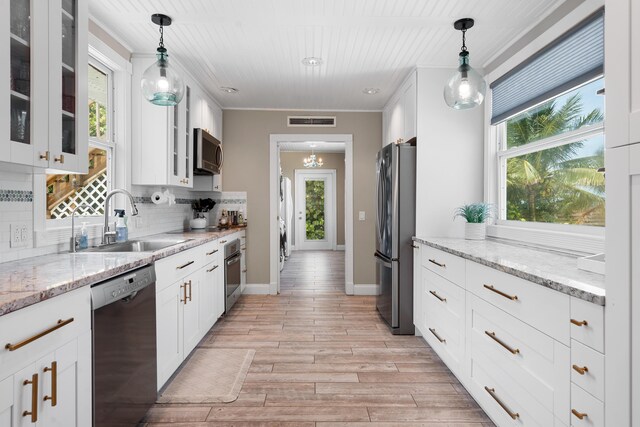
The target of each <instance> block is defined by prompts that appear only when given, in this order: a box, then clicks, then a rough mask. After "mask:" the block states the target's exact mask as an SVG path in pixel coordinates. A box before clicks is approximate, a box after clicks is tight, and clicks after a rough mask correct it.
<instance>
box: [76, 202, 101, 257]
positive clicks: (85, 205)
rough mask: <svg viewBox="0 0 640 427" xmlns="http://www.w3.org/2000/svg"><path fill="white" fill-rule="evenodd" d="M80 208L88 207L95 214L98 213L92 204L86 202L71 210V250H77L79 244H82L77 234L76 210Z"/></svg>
mask: <svg viewBox="0 0 640 427" xmlns="http://www.w3.org/2000/svg"><path fill="white" fill-rule="evenodd" d="M79 208H88V209H89V210H90V211H91V212H93V213H94V214H95V213H97V212H96V210H95V209H93V207H92V206H91V205H88V204H86V203H81V204H79V205H77V206H76V207H75V208H74V209H73V211H71V242H70V244H69V250H70V251H71V252H76V251H77V250H78V246H80V239H78V237H77V236H76V211H77V210H78V209H79Z"/></svg>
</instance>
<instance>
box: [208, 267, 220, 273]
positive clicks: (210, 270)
mask: <svg viewBox="0 0 640 427" xmlns="http://www.w3.org/2000/svg"><path fill="white" fill-rule="evenodd" d="M216 268H218V266H217V265H214V266H213V267H211V268H210V269H208V270H207V273H211V272H212V271H213V270H215V269H216Z"/></svg>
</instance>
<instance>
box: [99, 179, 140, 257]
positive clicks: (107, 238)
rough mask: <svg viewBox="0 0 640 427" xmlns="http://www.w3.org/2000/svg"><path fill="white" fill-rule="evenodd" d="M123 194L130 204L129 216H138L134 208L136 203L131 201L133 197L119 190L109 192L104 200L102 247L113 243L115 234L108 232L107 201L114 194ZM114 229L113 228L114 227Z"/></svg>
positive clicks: (136, 209) (125, 191)
mask: <svg viewBox="0 0 640 427" xmlns="http://www.w3.org/2000/svg"><path fill="white" fill-rule="evenodd" d="M118 193H120V194H124V195H125V196H127V197H128V198H129V203H131V216H136V215H138V208H137V207H136V202H134V201H133V196H132V195H131V193H129V192H128V191H127V190H123V189H121V188H117V189H115V190H111V191H110V192H109V193H108V194H107V197H105V199H104V228H103V229H102V243H101V244H102V245H108V244H109V243H113V241H114V240H115V238H116V232H115V230H114V231H110V230H109V200H111V197H112V196H113V195H115V194H118ZM114 228H115V227H114Z"/></svg>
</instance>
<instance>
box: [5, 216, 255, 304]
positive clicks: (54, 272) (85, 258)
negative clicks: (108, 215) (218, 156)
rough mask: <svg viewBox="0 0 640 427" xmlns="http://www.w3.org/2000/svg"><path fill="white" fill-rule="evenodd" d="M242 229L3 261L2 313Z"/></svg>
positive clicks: (170, 235) (156, 237) (176, 234)
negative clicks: (152, 246) (143, 248)
mask: <svg viewBox="0 0 640 427" xmlns="http://www.w3.org/2000/svg"><path fill="white" fill-rule="evenodd" d="M240 230H244V228H241V229H229V230H223V231H215V232H195V233H194V232H184V233H181V232H171V233H163V234H155V235H152V236H144V237H142V238H140V239H144V240H167V239H175V240H180V239H191V240H187V241H185V242H182V243H178V244H176V245H173V246H169V247H167V248H164V249H160V250H158V251H155V252H126V253H125V252H78V253H75V254H72V253H68V252H67V253H59V254H51V255H45V256H39V257H34V258H25V259H21V260H19V261H11V262H5V263H2V264H0V316H2V315H5V314H8V313H11V312H13V311H16V310H19V309H21V308H24V307H28V306H30V305H33V304H36V303H38V302H40V301H44V300H47V299H49V298H53V297H55V296H57V295H61V294H64V293H65V292H69V291H72V290H74V289H78V288H80V287H82V286H87V285H92V284H94V283H98V282H101V281H103V280H107V279H109V278H111V277H114V276H117V275H119V274H121V273H124V272H126V271H129V270H132V269H134V268H138V267H142V266H144V265H148V264H151V263H152V262H155V261H156V260H158V259H161V258H165V257H168V256H170V255H173V254H176V253H178V252H181V251H184V250H186V249H190V248H193V247H196V246H200V245H202V244H204V243H207V242H210V241H212V240H215V239H218V238H220V237H222V236H226V235H228V234H233V233H235V232H237V231H240ZM132 240H137V239H132Z"/></svg>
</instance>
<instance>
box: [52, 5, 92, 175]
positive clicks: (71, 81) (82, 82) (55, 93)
mask: <svg viewBox="0 0 640 427" xmlns="http://www.w3.org/2000/svg"><path fill="white" fill-rule="evenodd" d="M48 4H49V51H48V53H49V69H48V70H47V71H48V73H49V150H50V158H49V167H50V168H53V169H59V170H63V171H69V172H75V173H80V174H85V173H87V169H88V163H89V162H88V159H87V154H88V149H89V146H88V138H87V136H88V135H89V119H88V103H87V90H88V89H87V76H88V50H87V43H88V19H89V18H88V6H87V5H88V3H87V2H86V1H82V0H51V1H49V2H48Z"/></svg>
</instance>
